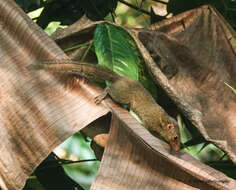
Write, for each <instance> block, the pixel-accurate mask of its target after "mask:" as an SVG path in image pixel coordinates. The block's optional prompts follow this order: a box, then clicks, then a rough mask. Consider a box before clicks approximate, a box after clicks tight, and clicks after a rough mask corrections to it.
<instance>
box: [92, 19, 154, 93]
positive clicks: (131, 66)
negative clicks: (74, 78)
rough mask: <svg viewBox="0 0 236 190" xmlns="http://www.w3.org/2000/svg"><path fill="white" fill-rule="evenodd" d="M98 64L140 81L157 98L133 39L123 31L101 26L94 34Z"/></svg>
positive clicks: (107, 25)
mask: <svg viewBox="0 0 236 190" xmlns="http://www.w3.org/2000/svg"><path fill="white" fill-rule="evenodd" d="M94 47H95V53H96V55H97V57H98V63H99V64H100V65H102V66H105V67H108V68H109V69H111V70H113V71H114V72H116V73H117V74H119V75H122V76H127V77H129V78H133V79H136V80H139V81H140V82H141V83H142V85H143V86H144V87H145V88H146V89H147V90H149V91H150V93H151V94H152V95H153V96H154V97H156V86H155V83H154V82H153V81H152V79H151V77H150V76H149V75H148V71H147V68H146V66H145V62H144V60H143V58H142V56H141V54H140V52H139V49H138V47H137V46H136V43H135V42H134V40H133V38H132V37H131V36H130V35H129V34H128V33H127V32H126V31H125V30H123V29H121V28H119V27H115V26H113V25H110V24H105V23H102V24H99V25H98V26H97V28H96V31H95V34H94Z"/></svg>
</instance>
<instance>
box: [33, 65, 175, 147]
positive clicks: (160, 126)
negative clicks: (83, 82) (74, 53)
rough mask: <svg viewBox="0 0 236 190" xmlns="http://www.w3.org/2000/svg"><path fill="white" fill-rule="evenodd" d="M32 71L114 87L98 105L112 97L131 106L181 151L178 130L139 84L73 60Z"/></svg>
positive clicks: (99, 100) (42, 66) (99, 99)
mask: <svg viewBox="0 0 236 190" xmlns="http://www.w3.org/2000/svg"><path fill="white" fill-rule="evenodd" d="M30 69H34V70H42V69H43V70H47V71H51V72H57V73H58V72H59V73H70V74H79V75H81V76H84V77H86V78H88V79H91V80H98V79H99V80H106V81H109V82H111V85H110V86H108V87H106V88H105V89H104V91H103V93H102V94H101V95H99V96H97V97H96V98H95V102H96V103H97V104H99V103H100V102H101V101H102V100H103V99H104V98H105V97H106V96H107V94H109V95H110V96H111V98H112V99H113V100H114V101H116V102H119V103H121V104H126V105H128V106H129V108H130V109H131V110H133V111H134V113H136V114H137V115H138V117H139V118H140V120H141V121H142V122H143V125H144V127H145V128H147V129H148V130H149V131H151V132H152V133H157V134H159V135H160V136H162V137H163V138H164V139H165V140H166V141H167V142H169V143H170V145H171V147H172V149H174V150H175V151H178V150H179V149H180V138H179V131H178V126H177V125H176V124H175V123H174V122H173V121H172V120H171V118H170V117H169V116H168V114H167V113H166V112H165V111H164V110H163V109H162V108H161V107H160V106H159V105H158V104H157V103H156V101H155V100H154V99H153V97H152V96H151V95H150V93H149V92H148V91H147V90H146V89H145V88H144V87H143V86H142V85H141V84H140V83H139V82H138V81H136V80H134V79H131V78H128V77H125V76H120V75H118V74H116V73H115V72H113V71H111V70H109V69H107V68H105V67H101V66H98V65H94V64H89V63H80V62H77V61H72V60H52V61H45V62H41V63H39V64H35V65H31V66H30Z"/></svg>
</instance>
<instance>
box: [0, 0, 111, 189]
mask: <svg viewBox="0 0 236 190" xmlns="http://www.w3.org/2000/svg"><path fill="white" fill-rule="evenodd" d="M65 58H68V57H67V56H66V55H65V54H64V53H63V52H62V50H61V49H60V48H59V47H58V46H57V45H56V44H55V43H54V42H53V41H52V40H51V39H50V38H49V37H48V36H47V35H46V33H44V31H42V30H41V29H40V28H39V27H38V26H37V25H36V24H35V23H34V22H33V21H32V20H31V19H30V18H29V17H28V16H27V15H26V14H25V13H24V12H23V11H22V10H21V9H20V8H19V7H18V6H17V5H16V4H15V3H14V1H12V0H0V81H1V82H0V94H1V96H0V97H1V101H0V121H1V122H0V139H1V145H0V152H1V155H0V187H1V189H3V190H6V189H9V190H19V189H22V187H23V186H24V184H25V181H26V179H27V178H28V176H29V175H30V174H31V173H32V172H33V170H34V169H35V168H36V167H37V166H38V164H39V163H40V162H41V161H42V160H43V159H44V158H45V157H46V156H47V155H48V154H49V153H50V152H51V151H52V150H53V149H54V148H55V147H56V146H57V145H59V144H60V143H62V142H63V141H64V140H65V139H66V138H68V137H69V136H71V135H72V134H73V133H75V132H77V131H78V130H80V129H81V128H83V127H84V126H86V125H88V124H89V123H90V122H91V121H93V120H95V119H96V118H99V117H100V116H102V115H105V114H106V113H107V112H108V111H109V110H108V109H107V108H106V107H104V106H103V105H102V104H101V105H99V106H97V105H95V104H94V103H93V102H94V101H93V98H94V96H96V95H97V94H98V93H99V90H98V89H95V88H92V87H90V86H89V85H87V84H81V85H80V87H79V88H76V89H74V90H70V89H65V88H64V87H63V85H61V84H60V83H59V82H57V80H56V79H55V77H54V76H52V75H49V74H47V73H46V72H43V71H42V72H29V71H28V70H27V68H26V66H28V65H30V64H32V63H35V62H37V61H40V60H45V59H65Z"/></svg>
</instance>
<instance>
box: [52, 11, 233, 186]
mask: <svg viewBox="0 0 236 190" xmlns="http://www.w3.org/2000/svg"><path fill="white" fill-rule="evenodd" d="M203 8H205V7H203ZM197 10H198V9H197ZM193 14H194V13H193ZM81 22H83V21H81V20H80V21H78V22H77V23H75V24H74V25H73V27H72V26H71V27H68V28H66V29H65V30H66V31H64V33H63V36H60V35H58V36H57V37H58V39H57V37H54V40H55V41H56V42H58V40H59V41H60V45H62V44H63V45H62V46H63V47H66V48H68V46H66V44H70V43H73V42H75V39H74V38H73V36H77V37H78V38H83V37H84V36H87V37H88V36H91V37H92V35H93V32H94V30H95V28H96V25H97V24H99V23H101V22H95V23H89V24H87V25H86V24H82V23H81ZM166 22H167V21H166ZM170 24H171V23H170ZM172 27H174V26H172ZM127 31H128V32H130V33H131V35H133V37H134V38H135V40H136V42H137V43H138V45H139V47H140V51H141V52H142V54H143V55H144V58H145V59H146V61H147V62H148V63H149V64H150V62H151V61H153V60H152V59H151V57H150V55H149V53H148V52H147V51H146V49H145V48H144V47H143V46H142V44H141V42H140V41H139V39H138V38H136V37H135V35H137V34H140V33H141V32H146V30H145V29H143V30H138V31H137V30H135V29H131V30H130V29H128V30H127ZM140 31H141V32H140ZM70 32H71V35H70ZM86 32H87V33H86ZM64 34H66V35H64ZM168 37H169V36H168ZM64 40H65V43H63V41H64ZM87 40H91V39H90V38H89V37H88V38H87ZM70 41H71V42H70ZM78 41H79V39H78ZM78 43H79V42H78ZM140 44H141V45H140ZM163 44H164V43H163ZM163 44H161V45H162V46H163ZM157 45H159V44H157ZM161 45H160V46H161ZM160 48H161V47H160ZM166 49H167V52H168V48H166ZM146 54H147V55H146ZM150 60H151V61H150ZM151 63H152V64H153V67H154V71H155V72H159V73H158V74H160V75H158V76H159V77H160V78H161V79H159V78H158V79H159V80H158V82H160V81H161V83H163V84H166V83H167V84H168V80H167V78H166V76H165V75H164V74H163V73H162V72H161V71H160V69H159V68H157V66H156V64H155V63H153V62H151ZM165 74H166V73H165ZM161 85H162V84H161ZM169 86H170V85H169ZM164 87H165V86H164ZM170 88H171V89H172V88H173V87H170ZM164 89H165V90H167V92H169V90H168V88H164ZM190 89H191V88H190ZM168 95H169V94H168ZM175 95H176V94H174V95H172V94H171V93H170V97H171V98H173V99H174V100H176V99H178V98H179V95H176V97H175ZM172 96H174V97H172ZM176 102H177V106H179V107H180V108H181V111H182V112H183V113H184V114H186V116H188V117H190V116H191V117H192V118H194V119H195V118H199V115H201V113H200V112H199V111H198V110H196V109H195V108H192V107H190V106H189V104H188V103H187V102H186V101H185V100H184V99H183V98H180V99H179V102H178V101H176ZM106 103H107V105H108V106H109V107H111V109H112V110H113V116H112V124H111V132H110V138H109V140H108V142H107V146H106V148H105V152H104V155H103V159H102V163H101V167H100V170H99V174H98V176H97V178H96V179H95V182H94V183H93V185H92V188H91V189H93V190H95V189H234V188H236V183H235V180H233V179H231V178H228V177H226V176H225V175H224V174H222V173H220V172H218V171H216V170H214V169H212V168H210V167H208V166H206V165H204V164H202V163H200V162H198V161H196V160H195V159H193V158H191V157H190V156H188V155H186V154H182V153H179V154H174V153H171V154H170V152H168V151H167V150H168V148H169V146H167V145H166V144H165V143H163V142H162V141H160V140H158V139H156V138H154V137H153V136H152V135H150V134H149V133H148V131H146V130H145V129H143V128H142V127H141V126H140V125H139V124H138V123H137V121H135V120H134V119H133V118H132V117H130V115H129V114H128V113H127V112H126V111H124V110H123V109H120V108H118V107H117V106H115V105H113V104H111V103H109V101H106ZM114 106H115V107H114ZM195 110H196V111H195ZM192 113H193V114H194V115H191V114H192ZM191 117H190V118H191ZM191 121H194V120H191ZM194 124H195V122H194Z"/></svg>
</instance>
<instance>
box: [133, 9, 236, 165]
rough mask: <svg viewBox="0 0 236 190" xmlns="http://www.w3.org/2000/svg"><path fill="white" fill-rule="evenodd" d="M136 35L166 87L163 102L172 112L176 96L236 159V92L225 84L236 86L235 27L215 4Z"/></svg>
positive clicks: (211, 138) (208, 134)
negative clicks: (171, 108)
mask: <svg viewBox="0 0 236 190" xmlns="http://www.w3.org/2000/svg"><path fill="white" fill-rule="evenodd" d="M132 34H133V36H136V37H134V38H135V40H136V42H137V44H138V45H139V48H140V51H141V52H142V55H143V57H144V59H145V61H146V63H147V66H148V67H149V70H150V72H151V73H152V75H153V76H154V78H155V80H156V82H157V83H158V84H159V85H160V87H161V89H164V94H165V95H164V96H161V97H162V98H160V99H159V103H160V104H161V105H162V106H163V107H165V108H166V109H167V110H168V108H170V107H172V105H173V104H169V102H170V101H169V100H168V98H171V100H172V101H173V102H174V104H175V105H176V106H177V107H178V109H179V110H181V111H182V113H183V114H184V115H185V116H186V117H187V118H188V119H189V120H190V121H191V122H192V123H193V124H194V125H195V126H196V127H197V128H198V129H199V131H200V132H201V133H202V135H203V136H204V137H205V138H206V140H208V141H211V142H212V143H214V144H215V145H217V146H218V147H220V148H221V149H222V150H224V151H225V152H226V153H227V154H228V155H229V157H230V158H231V159H232V161H233V162H234V163H236V128H234V126H235V125H236V95H235V94H234V93H233V91H232V90H231V89H230V88H229V87H227V86H226V85H225V84H224V83H225V82H227V83H228V84H230V85H232V86H233V87H236V65H235V62H236V56H235V53H236V49H235V48H236V38H235V37H236V35H235V32H234V31H233V29H232V28H231V27H230V26H229V25H228V24H227V23H226V21H225V20H224V19H223V17H222V16H221V15H220V14H219V13H218V12H217V11H216V10H215V9H214V8H212V7H210V6H203V7H201V8H198V9H194V10H191V11H187V12H185V13H183V14H180V15H178V16H176V17H173V18H171V19H169V20H166V21H163V22H160V23H159V24H156V25H153V26H151V27H150V30H146V29H145V30H139V31H137V30H133V32H132ZM140 41H141V42H140ZM162 91H163V90H162ZM167 97H168V98H167Z"/></svg>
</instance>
